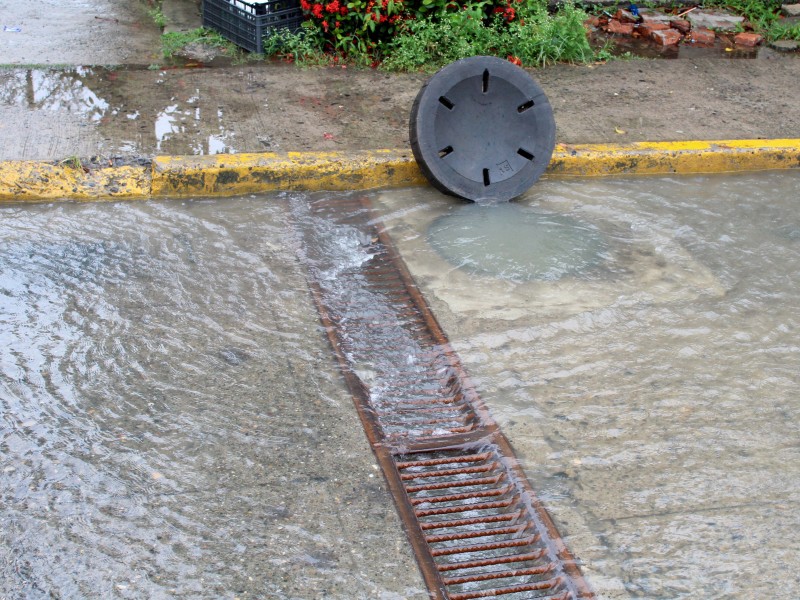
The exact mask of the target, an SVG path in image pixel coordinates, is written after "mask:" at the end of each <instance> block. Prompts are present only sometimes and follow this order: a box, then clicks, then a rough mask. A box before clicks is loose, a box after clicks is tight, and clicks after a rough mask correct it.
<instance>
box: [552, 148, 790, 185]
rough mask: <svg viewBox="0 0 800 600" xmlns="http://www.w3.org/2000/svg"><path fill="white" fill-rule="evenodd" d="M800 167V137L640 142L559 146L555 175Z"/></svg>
mask: <svg viewBox="0 0 800 600" xmlns="http://www.w3.org/2000/svg"><path fill="white" fill-rule="evenodd" d="M797 167H800V139H785V140H719V141H694V142H638V143H631V144H583V145H567V144H559V145H557V146H556V149H555V152H554V153H553V158H552V160H551V161H550V165H549V166H548V168H547V172H548V173H550V174H553V175H570V176H579V177H597V176H605V175H664V174H670V173H680V174H689V173H727V172H736V171H763V170H769V169H789V168H797Z"/></svg>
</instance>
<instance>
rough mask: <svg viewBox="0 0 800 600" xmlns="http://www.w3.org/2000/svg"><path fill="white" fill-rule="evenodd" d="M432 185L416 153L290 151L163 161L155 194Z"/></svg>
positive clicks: (157, 163)
mask: <svg viewBox="0 0 800 600" xmlns="http://www.w3.org/2000/svg"><path fill="white" fill-rule="evenodd" d="M424 183H426V181H425V178H424V177H423V175H422V173H421V172H420V170H419V168H418V167H417V164H416V162H414V158H413V156H412V155H411V152H410V151H407V152H402V151H397V150H373V151H364V152H359V153H355V154H348V155H345V154H341V153H335V152H289V153H287V154H274V153H264V154H229V155H220V154H217V155H213V156H198V157H157V158H156V159H155V160H154V161H153V188H152V195H153V196H168V197H169V196H188V195H197V194H202V195H204V196H220V195H228V196H230V195H236V194H247V193H253V192H263V191H269V190H307V191H312V190H364V189H370V188H376V187H387V186H391V187H401V186H409V185H420V184H424Z"/></svg>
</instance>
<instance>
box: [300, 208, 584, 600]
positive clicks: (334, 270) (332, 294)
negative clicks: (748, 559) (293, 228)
mask: <svg viewBox="0 0 800 600" xmlns="http://www.w3.org/2000/svg"><path fill="white" fill-rule="evenodd" d="M297 210H298V211H300V210H308V211H309V212H308V213H307V214H305V215H303V218H301V221H302V222H304V223H305V226H304V228H303V233H302V235H303V236H304V243H303V253H304V254H305V256H304V260H306V261H307V263H308V265H309V269H310V273H311V276H310V283H311V289H312V293H313V296H314V301H315V303H316V305H317V307H318V309H319V312H320V316H321V320H322V323H323V325H324V327H325V329H326V332H327V335H328V338H329V340H330V342H331V345H332V346H333V350H334V353H335V354H336V357H337V359H338V361H339V364H340V367H341V369H342V373H343V374H344V377H345V380H346V382H347V384H348V387H349V389H350V391H351V393H352V395H353V399H354V401H355V404H356V408H357V410H358V412H359V415H360V417H361V420H362V423H363V425H364V428H365V430H366V433H367V436H368V438H369V441H370V443H371V445H372V448H373V451H374V452H375V454H376V456H377V458H378V461H379V463H380V465H381V467H382V469H383V472H384V475H385V477H386V480H387V482H388V485H389V488H390V490H391V491H392V494H393V496H394V499H395V502H396V504H397V508H398V511H399V513H400V515H401V518H402V519H403V521H404V524H405V527H406V532H407V534H408V537H409V540H410V542H411V544H412V546H413V548H414V551H415V554H416V557H417V561H418V563H419V565H420V569H421V571H422V574H423V577H424V579H425V581H426V584H427V586H428V589H429V591H430V594H431V597H432V598H437V599H442V600H446V599H449V600H469V599H473V598H486V597H504V598H509V599H511V598H514V599H521V598H550V599H552V600H556V599H564V600H566V599H568V598H572V599H576V600H577V599H578V598H581V599H586V598H594V594H593V592H592V591H591V589H590V588H589V587H588V585H587V583H586V582H585V580H584V579H583V576H582V575H581V572H580V569H579V567H578V564H577V563H576V561H575V558H574V557H573V556H572V554H571V553H570V551H569V550H568V549H567V547H566V545H565V544H564V542H563V540H562V539H561V537H560V535H559V534H558V531H557V530H556V528H555V525H554V524H553V522H552V520H551V519H550V517H549V515H548V514H547V512H546V511H545V509H544V508H543V506H542V505H541V503H540V502H539V500H538V499H537V498H536V495H535V494H534V492H533V490H532V489H531V487H530V484H529V483H528V481H527V479H526V477H525V474H524V473H523V471H522V469H521V468H520V467H519V465H518V462H517V460H516V458H515V456H514V452H513V449H512V448H511V445H510V444H509V442H508V440H507V439H506V437H505V436H504V435H503V433H502V432H501V431H500V429H499V428H498V426H497V424H496V423H495V421H494V420H493V419H492V418H491V416H490V415H489V413H488V411H487V410H486V408H485V406H484V405H483V403H482V401H481V399H480V397H479V396H478V394H477V392H476V390H475V388H474V386H473V384H472V383H471V382H470V379H469V377H468V376H467V374H466V372H465V370H464V368H463V367H462V365H461V362H460V360H459V358H458V356H457V355H456V353H455V352H454V351H453V349H452V347H451V346H450V344H449V343H448V340H447V338H446V336H445V334H444V332H443V331H442V329H441V327H440V326H439V324H438V322H437V321H436V318H435V317H434V315H433V313H432V312H431V310H430V308H429V307H428V305H427V303H426V301H425V299H424V298H423V296H422V295H421V293H420V292H419V290H418V289H417V287H416V286H415V284H414V282H413V279H412V278H411V275H410V274H409V272H408V270H407V268H406V266H405V264H404V263H403V261H402V259H401V258H400V256H399V255H398V253H397V251H396V250H395V248H394V246H393V245H392V242H391V240H390V238H389V236H388V235H387V233H386V232H385V230H384V229H383V227H382V225H381V224H380V222H379V221H378V220H377V219H376V218H375V215H374V214H373V213H372V210H371V208H370V204H369V201H368V200H366V199H358V198H351V197H330V198H326V199H324V200H320V201H317V202H314V203H312V205H311V207H310V209H307V208H305V209H304V208H300V207H299V206H298V207H297Z"/></svg>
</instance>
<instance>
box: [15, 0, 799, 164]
mask: <svg viewBox="0 0 800 600" xmlns="http://www.w3.org/2000/svg"><path fill="white" fill-rule="evenodd" d="M181 1H185V2H187V3H190V4H191V3H193V2H194V0H181ZM6 4H7V3H6ZM4 6H6V5H4ZM87 6H88V8H87ZM2 18H3V20H4V21H8V24H10V25H15V26H16V25H18V26H20V28H21V29H22V31H21V32H19V33H12V32H3V33H2V34H0V43H2V46H0V50H2V52H3V56H5V57H6V59H5V60H6V62H16V63H20V66H18V67H9V68H6V69H0V159H46V160H62V159H64V158H66V157H69V156H80V157H86V158H90V157H93V156H98V155H99V156H101V157H103V158H111V159H114V158H115V157H116V160H117V161H119V160H125V161H132V160H136V159H142V158H144V159H148V158H151V157H153V156H156V155H169V154H175V155H177V154H180V155H201V154H215V153H221V152H227V153H237V152H264V151H278V152H288V151H351V150H364V149H378V148H408V146H409V141H408V126H407V122H408V115H409V112H410V109H411V104H412V102H413V99H414V97H415V96H416V93H417V91H418V90H419V88H420V86H421V85H422V84H423V82H424V81H425V80H426V78H427V76H426V75H422V74H386V73H383V72H381V71H376V70H357V69H352V68H348V69H342V68H321V69H308V70H302V69H299V68H297V67H295V66H293V65H289V64H286V63H280V62H274V63H248V64H244V65H240V66H226V67H221V68H201V69H185V68H162V69H150V68H148V65H149V64H150V63H152V62H156V61H158V60H161V58H160V57H159V49H160V41H159V30H158V28H157V27H156V26H155V24H154V23H153V20H152V18H150V17H149V16H148V15H147V14H146V10H145V5H144V3H142V2H127V3H126V2H121V1H120V0H98V1H96V2H94V1H93V2H91V3H88V4H87V3H86V2H81V1H80V0H60V1H59V2H55V0H43V1H42V2H36V3H17V4H15V5H14V6H13V7H11V8H9V9H8V10H6V11H4V14H3V17H2ZM31 63H35V64H36V65H42V64H44V65H45V66H24V65H30V64H31ZM50 63H52V64H54V63H68V64H72V65H75V66H74V67H59V68H47V67H46V65H47V64H50ZM109 63H113V64H118V65H124V66H122V67H115V68H98V67H86V66H85V65H91V64H109ZM530 72H531V74H532V75H533V76H534V77H535V78H536V79H537V80H538V81H539V82H540V84H541V85H542V87H543V88H544V90H545V93H546V94H547V96H548V97H549V99H550V102H551V104H552V105H553V108H554V111H555V117H556V124H557V134H556V138H557V141H558V142H562V143H588V142H629V141H673V140H692V139H727V138H730V139H743V138H786V137H800V106H798V105H797V103H796V102H793V99H794V98H797V97H800V59H798V58H796V57H795V55H786V54H782V55H778V54H777V53H773V54H771V55H766V56H765V57H762V58H754V59H742V60H726V59H722V58H695V57H692V58H682V59H678V60H641V59H640V60H626V61H615V62H609V63H605V64H596V65H588V66H573V65H556V66H552V67H548V68H545V69H539V70H531V71H530Z"/></svg>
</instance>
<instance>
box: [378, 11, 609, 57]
mask: <svg viewBox="0 0 800 600" xmlns="http://www.w3.org/2000/svg"><path fill="white" fill-rule="evenodd" d="M484 5H485V3H481V4H480V5H478V6H469V5H467V6H466V8H463V7H462V9H461V10H457V11H452V12H451V11H445V12H444V13H443V14H440V15H439V16H438V18H437V17H435V16H433V15H430V16H428V17H427V18H424V19H419V20H413V21H410V22H408V23H407V24H406V26H405V29H404V31H403V32H402V33H401V35H400V36H399V37H398V38H397V39H396V40H395V41H394V42H393V43H392V44H391V46H390V47H389V50H388V52H387V56H386V58H385V60H384V61H383V64H382V66H383V68H385V69H387V70H405V71H413V70H425V71H433V70H436V69H438V68H440V67H441V66H443V65H445V64H448V63H450V62H452V61H454V60H458V59H460V58H465V57H467V56H475V55H478V54H489V55H495V56H501V57H503V58H508V59H509V60H510V61H511V62H514V63H515V64H519V65H522V66H531V67H534V66H543V65H545V64H548V63H553V62H558V61H564V62H587V61H590V60H593V59H594V56H595V54H594V51H593V50H592V48H591V46H590V45H589V42H588V40H587V38H586V31H585V29H584V27H583V22H584V21H585V20H586V13H585V12H584V11H583V10H581V9H578V8H577V7H576V6H575V5H574V4H573V3H572V2H565V3H564V4H563V5H562V6H561V7H560V10H559V11H558V12H557V13H555V14H553V15H551V14H550V13H549V12H548V10H547V7H546V6H545V4H544V3H542V2H539V1H537V0H527V1H523V2H516V1H515V2H513V4H512V3H507V4H502V5H499V6H497V5H494V6H490V8H491V11H490V13H489V15H490V16H487V15H486V14H485V11H486V6H484Z"/></svg>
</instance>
